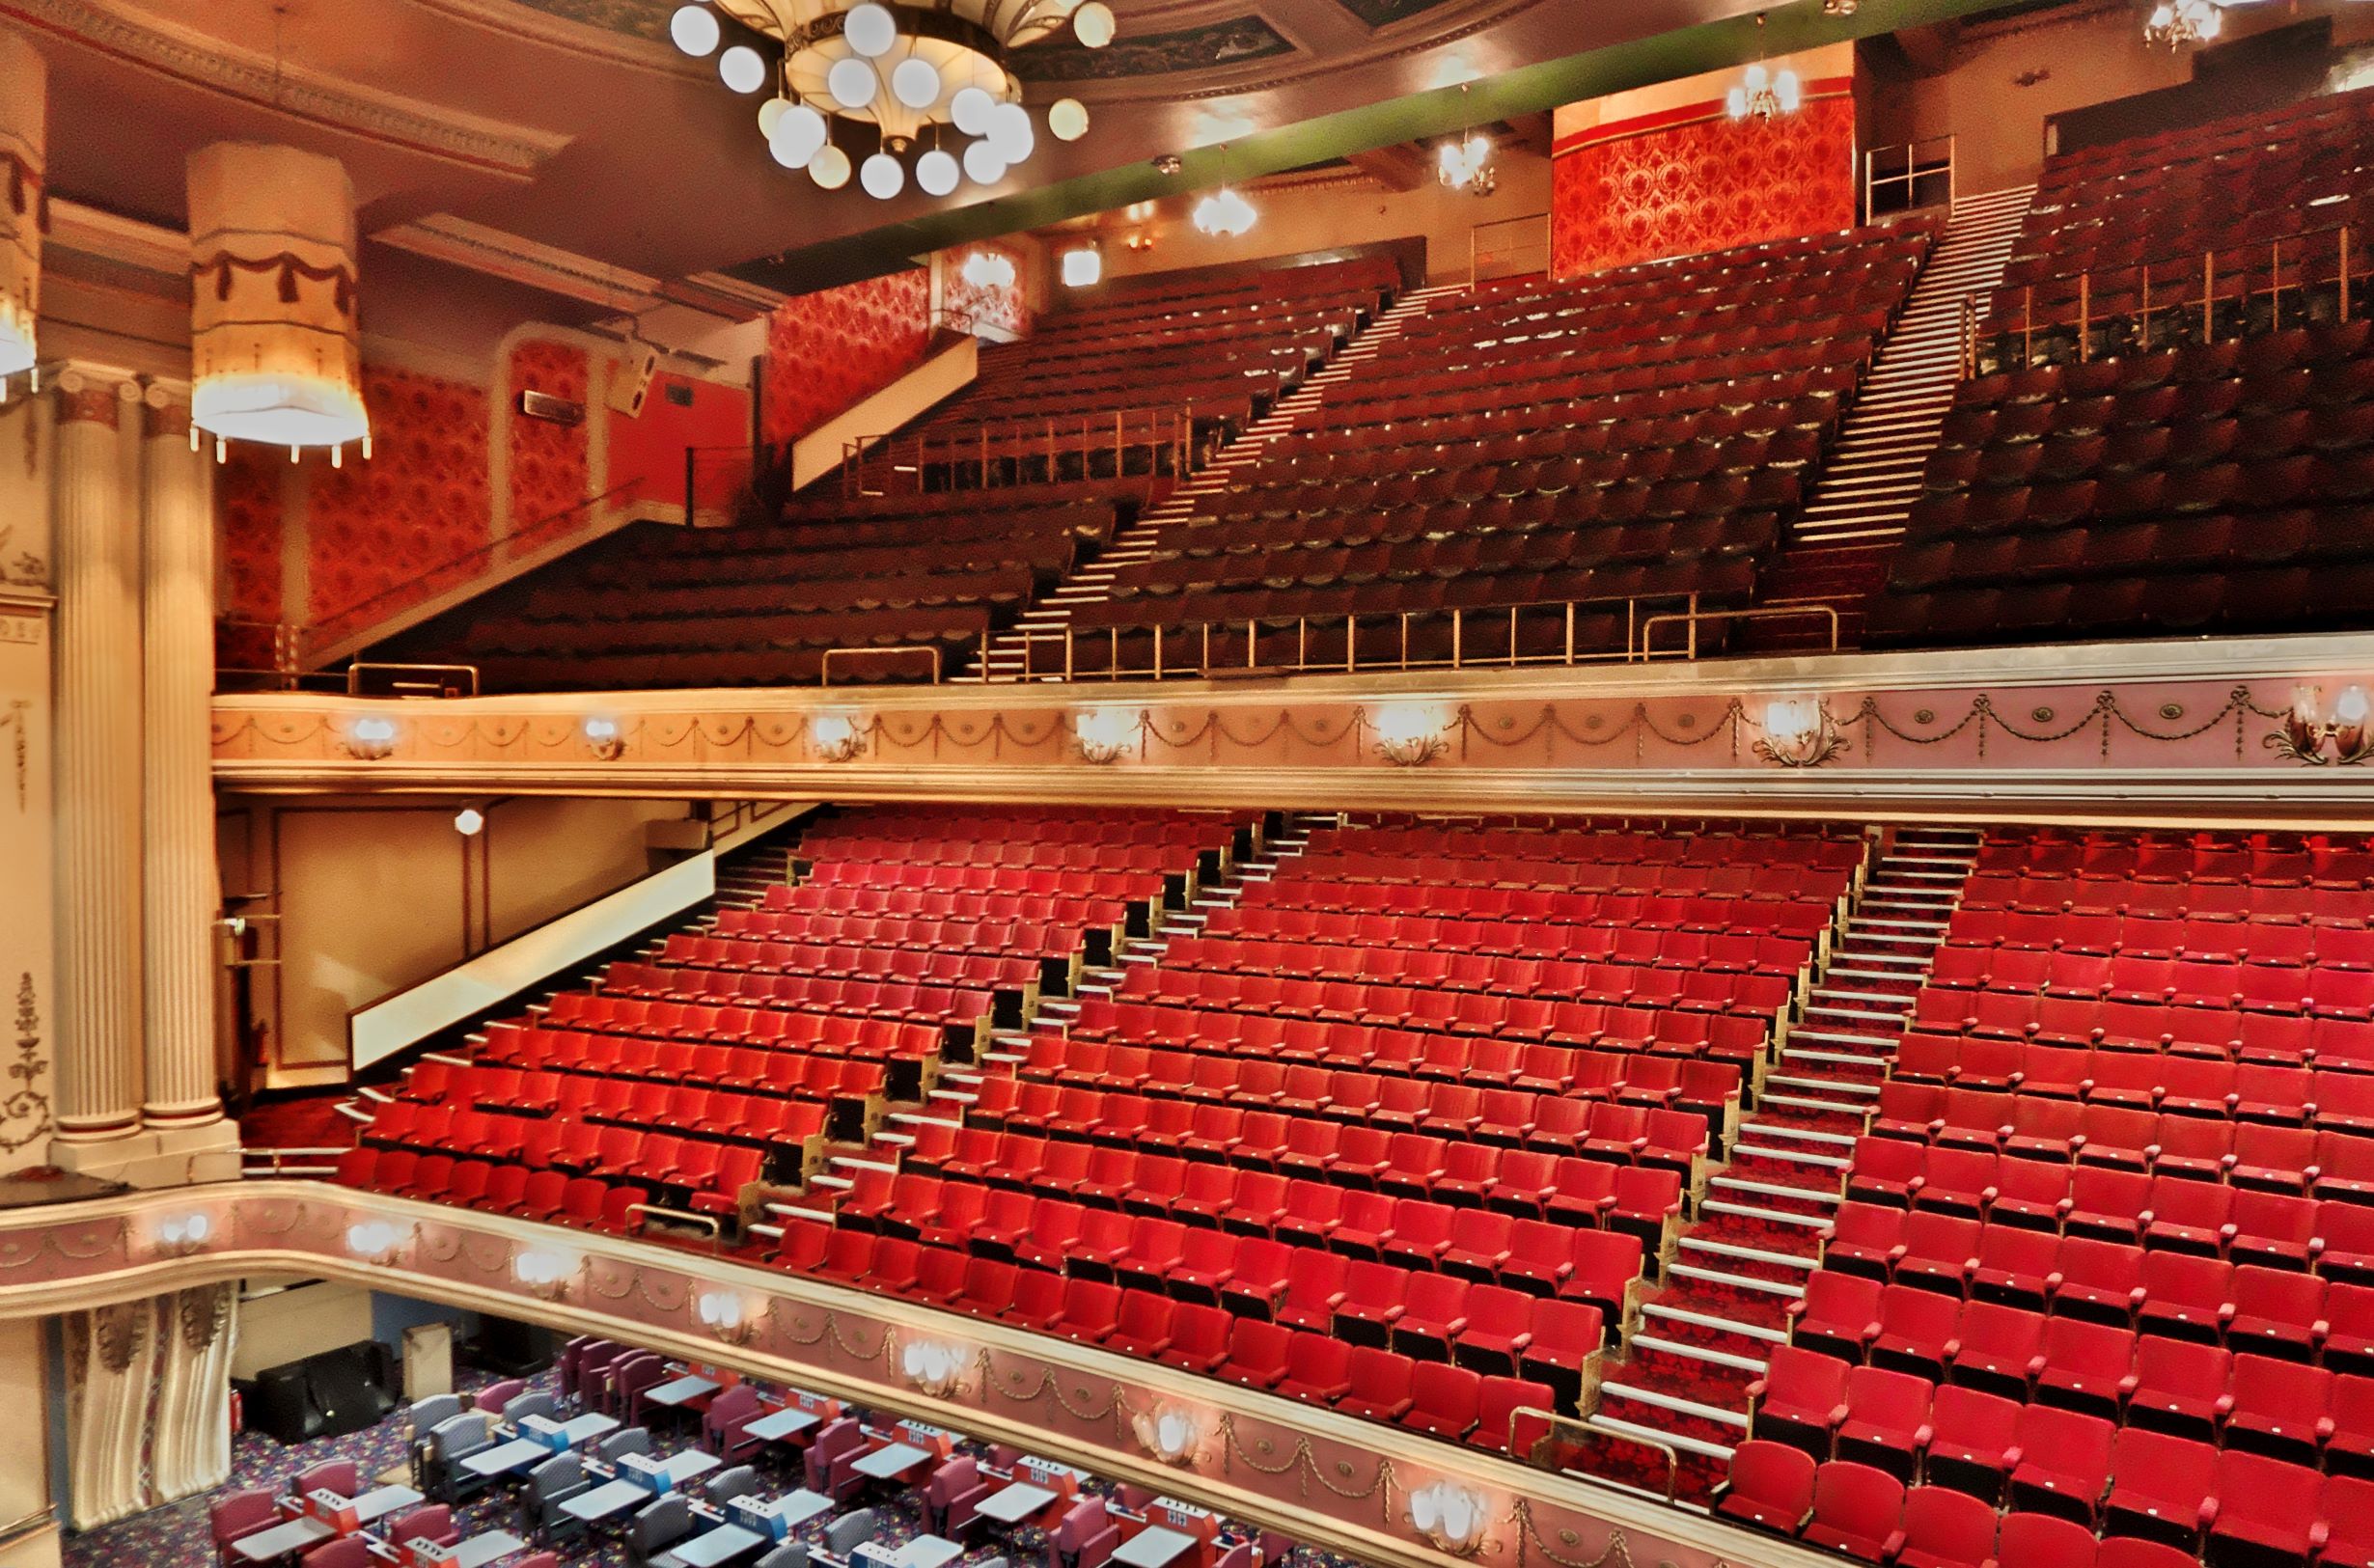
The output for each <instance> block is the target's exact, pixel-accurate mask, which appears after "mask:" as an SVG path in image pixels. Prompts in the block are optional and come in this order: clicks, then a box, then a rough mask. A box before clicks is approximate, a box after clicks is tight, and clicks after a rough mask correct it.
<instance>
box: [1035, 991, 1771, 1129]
mask: <svg viewBox="0 0 2374 1568" xmlns="http://www.w3.org/2000/svg"><path fill="white" fill-rule="evenodd" d="M1091 1008H1093V1011H1092V1012H1091V1011H1090V1009H1091ZM1626 1011H1627V1012H1628V1013H1629V1014H1630V1018H1629V1019H1627V1020H1619V1021H1617V1023H1616V1027H1615V1029H1612V1030H1610V1031H1609V1032H1608V1033H1606V1034H1605V1035H1603V1036H1602V1038H1603V1040H1604V1041H1605V1042H1606V1048H1594V1047H1586V1046H1574V1045H1568V1044H1566V1043H1564V1042H1562V1041H1554V1042H1550V1043H1540V1044H1535V1043H1528V1042H1526V1041H1523V1040H1519V1039H1514V1038H1498V1039H1495V1038H1491V1037H1488V1036H1469V1035H1462V1034H1444V1033H1426V1032H1417V1031H1410V1030H1396V1029H1384V1028H1376V1027H1372V1026H1369V1025H1365V1024H1364V1025H1354V1026H1351V1027H1350V1028H1349V1029H1346V1028H1343V1027H1341V1026H1323V1025H1318V1024H1301V1025H1299V1026H1298V1024H1297V1023H1296V1022H1295V1021H1291V1020H1289V1021H1287V1022H1286V1023H1285V1024H1284V1027H1283V1028H1281V1029H1277V1030H1274V1031H1273V1030H1272V1029H1270V1028H1268V1027H1267V1026H1265V1025H1263V1024H1260V1023H1259V1022H1257V1021H1255V1022H1253V1023H1252V1024H1251V1027H1250V1028H1249V1029H1248V1030H1246V1031H1244V1032H1238V1033H1236V1034H1234V1035H1233V1037H1232V1038H1233V1044H1232V1045H1231V1044H1230V1043H1229V1041H1230V1037H1229V1036H1228V1035H1226V1034H1225V1033H1222V1032H1217V1031H1216V1032H1214V1033H1213V1034H1211V1035H1205V1034H1203V1033H1201V1032H1200V1030H1201V1026H1202V1025H1204V1024H1206V1023H1213V1022H1215V1020H1213V1019H1212V1018H1211V1017H1210V1016H1209V1015H1206V1014H1201V1013H1196V1012H1193V1011H1191V1010H1186V1009H1180V1008H1173V1007H1159V1006H1152V1005H1148V1004H1139V1003H1131V1002H1123V1003H1105V1002H1098V1003H1091V1004H1085V1005H1084V1006H1083V1007H1082V1009H1081V1012H1080V1015H1079V1017H1078V1018H1076V1019H1075V1020H1074V1021H1073V1025H1072V1028H1071V1031H1070V1032H1069V1034H1068V1035H1067V1036H1053V1035H1040V1036H1037V1037H1035V1038H1034V1039H1033V1040H1032V1042H1031V1044H1030V1047H1029V1049H1028V1051H1027V1052H1026V1053H1025V1054H1024V1056H1023V1059H1022V1064H1021V1067H1020V1072H1021V1074H1022V1076H1024V1077H1026V1078H1030V1077H1035V1078H1059V1077H1062V1076H1063V1075H1064V1073H1065V1072H1066V1070H1067V1069H1071V1068H1075V1067H1077V1066H1079V1065H1080V1058H1079V1056H1078V1053H1077V1047H1078V1046H1079V1045H1080V1044H1081V1043H1083V1042H1090V1041H1103V1042H1107V1043H1123V1044H1126V1043H1129V1042H1133V1041H1137V1040H1158V1039H1165V1038H1185V1039H1187V1040H1188V1041H1189V1042H1190V1045H1189V1048H1190V1049H1191V1050H1200V1049H1202V1048H1204V1047H1207V1046H1214V1045H1223V1046H1228V1055H1231V1056H1255V1057H1263V1058H1276V1059H1280V1060H1284V1061H1293V1062H1303V1063H1308V1064H1311V1065H1313V1066H1324V1067H1331V1068H1345V1069H1353V1070H1358V1071H1363V1072H1376V1073H1388V1074H1394V1075H1396V1076H1404V1077H1415V1078H1431V1079H1439V1080H1442V1081H1444V1082H1446V1083H1474V1084H1488V1085H1494V1086H1499V1087H1509V1088H1521V1089H1529V1090H1532V1091H1533V1092H1535V1093H1540V1094H1560V1095H1567V1096H1571V1097H1575V1098H1580V1099H1590V1100H1604V1099H1619V1100H1629V1101H1632V1102H1635V1103H1637V1104H1642V1105H1680V1106H1684V1107H1687V1108H1689V1109H1691V1110H1694V1111H1698V1112H1700V1113H1701V1114H1707V1115H1710V1116H1711V1115H1718V1114H1721V1113H1722V1112H1723V1110H1724V1108H1725V1106H1727V1105H1729V1104H1732V1103H1733V1102H1736V1101H1737V1100H1738V1098H1739V1086H1740V1070H1741V1067H1742V1065H1744V1064H1745V1062H1746V1061H1747V1060H1748V1059H1753V1056H1754V1048H1755V1047H1756V1046H1757V1045H1759V1044H1760V1043H1761V1035H1760V1034H1758V1035H1751V1034H1749V1033H1748V1032H1747V1031H1746V1030H1744V1029H1739V1028H1733V1029H1730V1030H1728V1031H1726V1033H1727V1034H1729V1035H1730V1036H1731V1039H1730V1040H1729V1041H1727V1042H1721V1043H1722V1044H1726V1045H1728V1046H1730V1047H1732V1048H1731V1049H1719V1048H1717V1046H1716V1045H1710V1044H1709V1043H1708V1042H1707V1041H1706V1040H1705V1039H1704V1038H1703V1037H1702V1032H1698V1031H1691V1030H1689V1029H1687V1027H1686V1025H1687V1022H1688V1021H1689V1020H1691V1019H1694V1018H1702V1017H1704V1016H1705V1015H1703V1014H1692V1013H1679V1014H1662V1013H1656V1012H1651V1011H1647V1010H1645V1009H1638V1008H1635V1009H1626ZM1220 1016H1221V1017H1222V1018H1228V1017H1235V1016H1239V1015H1234V1014H1223V1015H1220ZM1667 1019H1670V1020H1671V1021H1672V1022H1673V1023H1675V1024H1676V1025H1677V1026H1681V1027H1677V1028H1676V1029H1675V1030H1674V1032H1673V1043H1672V1045H1671V1046H1670V1048H1668V1046H1667V1041H1666V1039H1665V1038H1664V1037H1663V1036H1661V1035H1649V1036H1646V1037H1638V1036H1634V1035H1632V1034H1630V1033H1628V1032H1625V1031H1626V1030H1627V1029H1629V1028H1630V1027H1633V1022H1632V1021H1633V1020H1638V1021H1640V1027H1651V1028H1653V1027H1656V1026H1657V1025H1658V1024H1659V1023H1660V1022H1661V1021H1663V1020H1667ZM1082 1020H1085V1021H1086V1024H1087V1027H1086V1028H1082V1027H1081V1021H1082ZM1125 1070H1127V1069H1123V1068H1118V1067H1117V1066H1116V1065H1115V1064H1114V1062H1113V1059H1112V1058H1111V1057H1110V1056H1109V1055H1108V1056H1107V1058H1106V1059H1104V1063H1103V1072H1104V1074H1105V1075H1106V1076H1112V1075H1114V1074H1116V1073H1118V1072H1120V1071H1125ZM1147 1070H1148V1071H1149V1072H1150V1071H1151V1069H1150V1067H1149V1068H1148V1069H1147Z"/></svg>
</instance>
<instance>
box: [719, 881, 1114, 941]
mask: <svg viewBox="0 0 2374 1568" xmlns="http://www.w3.org/2000/svg"><path fill="white" fill-rule="evenodd" d="M759 908H761V909H767V910H773V911H778V912H782V913H787V914H788V913H802V914H815V915H852V916H872V917H876V918H883V919H899V920H934V921H952V920H988V921H1036V922H1044V923H1046V924H1049V925H1064V926H1078V927H1080V928H1081V929H1084V930H1089V929H1108V930H1109V929H1116V928H1118V927H1119V926H1120V925H1121V924H1122V923H1123V922H1126V921H1127V920H1128V918H1129V904H1128V902H1127V901H1126V900H1124V899H1120V898H1093V897H1063V896H1053V895H1049V894H1022V893H954V892H938V891H931V890H925V889H916V888H868V887H862V886H856V885H852V884H837V885H834V886H829V887H828V886H824V885H821V884H818V883H814V882H803V883H800V884H798V885H797V886H787V885H786V884H784V883H780V882H779V883H777V884H775V885H774V886H773V887H771V888H769V889H767V890H766V895H765V896H764V897H763V898H762V899H760V900H759Z"/></svg>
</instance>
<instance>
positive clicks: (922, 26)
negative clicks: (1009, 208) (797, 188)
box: [668, 0, 1114, 201]
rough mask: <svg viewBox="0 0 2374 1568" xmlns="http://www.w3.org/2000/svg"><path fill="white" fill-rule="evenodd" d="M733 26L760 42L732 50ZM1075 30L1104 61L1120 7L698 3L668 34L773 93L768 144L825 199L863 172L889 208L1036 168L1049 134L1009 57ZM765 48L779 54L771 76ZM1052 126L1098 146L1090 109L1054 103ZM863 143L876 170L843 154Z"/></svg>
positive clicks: (733, 84) (958, 1) (763, 118)
mask: <svg viewBox="0 0 2374 1568" xmlns="http://www.w3.org/2000/svg"><path fill="white" fill-rule="evenodd" d="M721 18H723V20H721ZM729 20H730V21H732V22H734V23H737V24H739V26H740V27H741V28H744V29H747V30H748V31H749V32H750V33H752V34H754V35H756V36H757V39H758V42H757V43H756V44H754V43H748V42H735V43H732V44H728V43H727V42H726V27H725V21H729ZM1064 26H1069V27H1070V29H1071V33H1072V37H1073V38H1075V39H1077V40H1078V41H1080V42H1081V43H1083V44H1085V45H1087V46H1088V47H1089V48H1091V49H1101V48H1103V47H1104V46H1105V45H1106V44H1108V43H1110V42H1112V41H1113V34H1114V21H1113V11H1112V8H1111V7H1109V6H1108V5H1106V4H1105V0H1025V3H1024V4H1022V5H1019V6H1014V7H1010V8H1009V7H1008V6H1006V5H1003V4H1001V3H1000V0H950V3H948V4H945V5H943V6H931V7H925V6H918V5H906V4H900V3H896V0H892V3H885V0H856V3H855V4H848V3H846V0H691V3H689V4H687V5H684V6H682V7H680V8H679V9H678V10H677V11H676V14H675V15H674V16H673V17H672V18H671V19H670V21H669V24H668V32H669V36H670V37H671V38H673V39H674V40H675V41H676V47H677V48H679V49H681V50H683V51H684V52H685V53H686V54H689V55H691V56H693V57H694V58H696V59H705V58H707V57H708V56H710V55H712V54H714V55H715V56H716V57H717V74H718V77H719V79H720V80H722V81H723V82H724V83H725V84H726V86H727V87H729V88H731V89H732V90H733V91H734V92H736V93H742V94H753V93H758V92H759V91H760V90H762V89H763V88H765V87H766V86H767V84H768V82H769V81H770V79H771V80H772V81H773V82H774V84H775V92H774V94H773V96H769V97H768V98H767V100H766V101H765V102H764V103H762V104H760V105H759V134H760V135H762V136H764V137H765V138H766V145H767V151H768V152H770V153H771V154H772V155H773V156H774V159H775V161H776V162H778V163H780V164H782V165H783V166H784V167H785V168H787V169H805V170H806V171H807V172H808V177H809V179H813V180H814V181H815V182H816V184H817V185H818V186H819V187H820V188H822V189H824V190H839V189H840V188H841V187H842V186H843V185H846V184H847V183H848V182H849V177H850V175H851V173H852V172H854V173H855V174H856V176H857V182H858V184H859V186H860V187H861V188H863V189H864V190H865V191H866V193H867V194H868V195H870V196H873V197H876V198H878V199H880V200H883V201H888V200H890V199H891V198H892V197H894V196H897V194H898V193H899V192H900V191H902V190H904V189H905V188H906V185H907V181H908V180H909V179H913V180H914V182H915V183H916V184H917V185H918V186H920V187H922V189H923V191H924V192H925V195H929V196H946V195H949V194H950V193H952V191H954V190H955V188H956V187H957V185H958V184H960V183H961V182H962V181H963V180H965V179H971V180H972V181H973V182H974V183H975V184H977V185H994V184H996V183H997V182H998V181H999V180H1001V179H1005V178H1006V173H1007V171H1008V169H1010V168H1013V167H1014V166H1015V165H1017V164H1020V163H1022V162H1023V161H1025V160H1026V159H1028V158H1029V157H1030V155H1031V153H1032V151H1034V150H1035V147H1036V145H1037V140H1038V133H1037V127H1036V126H1035V124H1033V123H1032V120H1031V113H1030V111H1029V110H1028V109H1026V108H1024V107H1023V105H1022V82H1021V81H1020V79H1019V78H1017V77H1016V76H1015V75H1014V73H1013V70H1012V69H1011V67H1010V66H1009V64H1008V60H1009V56H1010V54H1011V52H1012V51H1013V50H1014V49H1015V48H1017V47H1019V46H1020V45H1022V44H1025V43H1030V42H1033V41H1036V40H1038V39H1042V38H1045V37H1047V36H1049V35H1050V34H1052V33H1054V32H1055V31H1056V30H1057V29H1058V28H1061V27H1064ZM721 45H722V47H721ZM760 46H764V47H765V48H767V49H768V50H769V51H770V52H774V53H776V54H777V59H776V60H775V62H774V64H773V65H772V66H771V67H770V65H769V63H768V59H767V56H766V55H765V54H762V53H761V52H760ZM1046 122H1047V130H1048V132H1049V133H1050V134H1051V135H1053V136H1054V137H1055V138H1056V139H1057V140H1058V141H1063V142H1073V141H1078V140H1079V139H1080V138H1081V137H1083V136H1085V135H1087V134H1088V128H1089V116H1088V110H1087V108H1086V107H1085V106H1083V105H1082V104H1081V102H1080V100H1079V99H1077V98H1068V97H1067V98H1058V99H1057V100H1056V101H1055V102H1053V103H1051V104H1049V105H1048V106H1047V111H1046ZM860 127H863V128H860ZM851 140H853V141H854V143H855V150H856V151H858V152H861V153H863V154H864V161H863V162H860V163H854V164H853V163H852V161H851V148H850V147H848V146H844V145H843V143H844V142H848V141H851Z"/></svg>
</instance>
